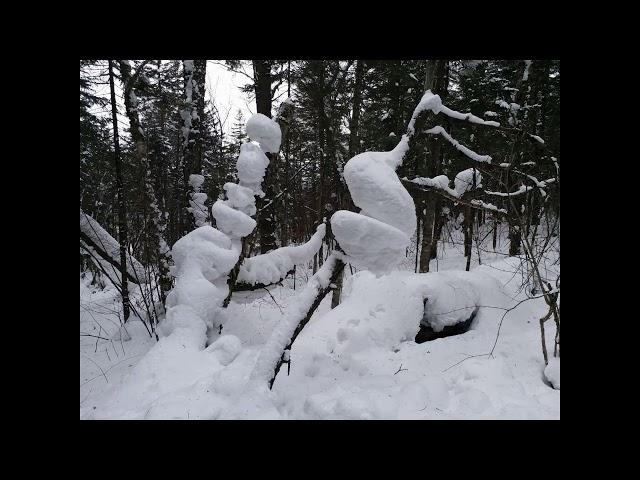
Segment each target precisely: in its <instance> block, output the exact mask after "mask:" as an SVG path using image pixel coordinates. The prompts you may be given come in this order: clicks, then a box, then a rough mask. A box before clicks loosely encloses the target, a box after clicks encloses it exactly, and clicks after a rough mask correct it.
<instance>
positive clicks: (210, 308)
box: [163, 114, 280, 348]
mask: <svg viewBox="0 0 640 480" xmlns="http://www.w3.org/2000/svg"><path fill="white" fill-rule="evenodd" d="M247 135H248V136H249V138H250V139H252V140H254V141H258V142H260V143H259V144H258V143H254V142H248V143H245V144H243V145H242V148H241V150H240V156H239V158H238V161H237V164H236V167H237V170H238V178H239V181H240V183H239V185H236V184H234V183H227V184H225V185H224V190H225V191H226V193H227V200H224V201H223V200H218V201H217V202H216V203H215V204H214V205H213V207H212V208H211V213H212V215H213V218H215V219H216V225H217V227H218V228H214V227H212V226H209V225H202V226H200V227H198V228H196V229H195V230H193V231H192V232H190V233H188V234H187V235H185V236H184V237H182V238H181V239H180V240H178V241H177V242H176V243H175V245H174V246H173V249H172V256H173V260H174V267H173V270H172V274H173V275H174V276H175V277H176V285H175V287H174V289H173V290H172V291H171V293H170V294H169V295H168V296H167V308H168V309H167V318H166V322H165V323H164V326H163V332H164V333H165V335H168V334H170V333H171V332H173V331H174V330H175V329H176V328H183V329H189V330H191V331H192V335H191V336H189V338H191V339H193V341H194V342H195V344H197V346H198V348H202V347H204V345H205V343H206V338H207V337H206V331H207V328H209V329H213V328H214V327H216V326H217V325H218V324H220V323H221V321H222V319H221V318H220V317H221V315H220V313H221V310H222V303H223V301H224V299H225V298H226V296H227V294H228V293H229V287H228V285H227V276H228V274H229V272H230V271H231V270H232V269H233V267H234V266H235V265H236V263H237V262H238V259H239V257H240V251H241V246H242V242H241V239H242V237H245V236H247V235H249V234H250V233H251V232H252V231H253V229H254V228H255V226H256V221H255V220H254V219H253V218H251V216H250V215H254V214H255V212H256V206H255V197H254V195H264V193H262V190H261V188H260V185H261V183H262V179H263V177H264V174H265V170H266V168H267V165H268V164H269V160H268V159H267V157H266V155H265V151H268V152H270V151H274V149H275V151H277V149H278V148H279V146H280V128H279V126H278V124H277V123H275V122H274V121H272V120H270V119H269V118H267V117H265V116H264V115H261V114H257V115H254V116H253V117H251V118H250V119H249V121H248V122H247ZM195 177H199V176H198V175H192V178H191V179H190V180H193V181H192V185H193V186H194V187H195V186H197V187H199V186H200V185H201V184H202V182H200V179H199V178H195ZM203 195H204V194H203ZM192 206H194V205H192ZM194 213H196V212H195V209H194ZM196 218H197V217H196Z"/></svg>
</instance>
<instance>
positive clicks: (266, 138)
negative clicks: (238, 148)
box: [246, 113, 282, 153]
mask: <svg viewBox="0 0 640 480" xmlns="http://www.w3.org/2000/svg"><path fill="white" fill-rule="evenodd" d="M246 131H247V136H248V137H249V138H250V139H251V140H253V141H254V142H258V143H259V144H260V148H262V151H263V152H265V153H278V151H279V150H280V141H281V139H282V132H281V131H280V125H278V123H277V122H275V121H273V120H272V119H270V118H269V117H267V116H266V115H263V114H262V113H256V114H255V115H252V116H251V118H249V120H247V126H246Z"/></svg>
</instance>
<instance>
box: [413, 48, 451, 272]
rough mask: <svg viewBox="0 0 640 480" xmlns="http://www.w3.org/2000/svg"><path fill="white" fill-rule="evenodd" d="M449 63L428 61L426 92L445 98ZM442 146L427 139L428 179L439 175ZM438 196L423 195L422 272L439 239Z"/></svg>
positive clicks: (434, 140) (431, 139) (427, 268)
mask: <svg viewBox="0 0 640 480" xmlns="http://www.w3.org/2000/svg"><path fill="white" fill-rule="evenodd" d="M447 70H448V61H446V60H428V61H427V69H426V75H425V81H424V90H425V91H427V90H431V92H433V93H434V94H436V95H440V96H445V95H446V92H447V83H448V75H447ZM440 147H441V144H440V141H439V139H438V138H435V137H433V136H431V137H429V138H428V139H427V150H428V155H427V156H425V160H424V162H425V165H424V174H425V176H428V177H434V176H436V175H438V174H439V171H440V163H441V150H440ZM436 204H437V202H436V195H435V194H433V193H431V192H425V193H424V194H423V195H422V202H421V207H422V208H420V212H419V213H420V214H421V213H422V212H423V211H424V212H425V213H424V217H423V218H424V219H423V224H422V250H421V252H420V272H428V271H429V261H430V260H431V258H433V257H434V255H433V253H432V251H433V249H434V244H435V243H436V242H437V238H435V240H434V234H435V233H436V229H435V225H436V220H437V218H436V206H437V205H436Z"/></svg>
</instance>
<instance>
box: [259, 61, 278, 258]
mask: <svg viewBox="0 0 640 480" xmlns="http://www.w3.org/2000/svg"><path fill="white" fill-rule="evenodd" d="M272 64H273V61H271V60H253V80H254V90H255V94H256V109H257V112H258V113H261V114H263V115H265V116H267V117H269V118H271V104H272V99H273V94H272V91H271V84H272V77H271V66H272ZM266 155H267V158H268V159H269V165H268V167H267V171H266V172H265V176H264V182H263V187H264V188H263V191H264V193H265V196H264V198H259V199H258V201H257V202H256V206H257V207H258V210H260V209H261V208H262V207H263V206H265V205H266V204H267V203H268V202H269V201H270V200H272V199H273V197H274V196H275V194H276V183H277V169H278V163H277V162H278V154H277V153H267V154H266ZM274 212H275V209H274V208H269V209H266V210H265V211H263V212H262V213H261V214H260V215H259V216H258V218H257V221H258V235H259V238H260V253H267V252H269V251H270V250H273V249H275V248H277V245H276V217H275V213H274Z"/></svg>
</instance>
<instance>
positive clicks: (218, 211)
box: [211, 200, 257, 238]
mask: <svg viewBox="0 0 640 480" xmlns="http://www.w3.org/2000/svg"><path fill="white" fill-rule="evenodd" d="M211 214H212V215H213V218H215V219H216V225H217V226H218V228H219V229H220V230H222V231H223V232H224V233H226V234H227V235H229V236H230V237H232V238H242V237H246V236H247V235H249V234H250V233H251V232H253V229H254V228H256V225H257V224H256V221H255V220H254V219H253V218H251V217H250V216H249V215H247V214H246V213H243V212H241V211H240V210H236V209H235V208H231V207H230V206H228V205H227V204H226V202H224V201H222V200H217V201H216V203H214V204H213V206H212V207H211Z"/></svg>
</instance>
